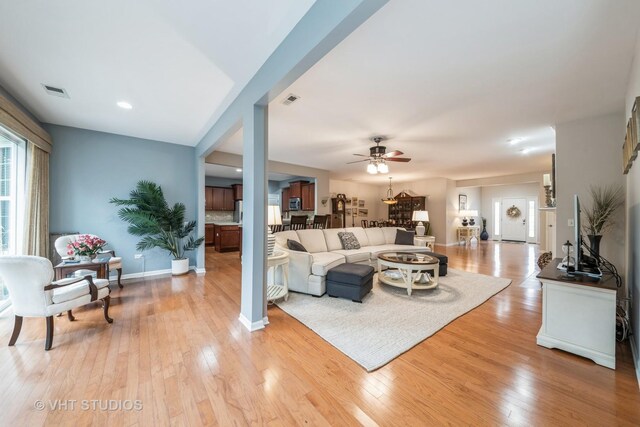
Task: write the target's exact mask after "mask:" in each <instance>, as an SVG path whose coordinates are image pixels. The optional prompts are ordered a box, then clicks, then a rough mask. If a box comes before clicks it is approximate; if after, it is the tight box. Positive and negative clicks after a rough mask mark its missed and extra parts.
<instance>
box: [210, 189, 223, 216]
mask: <svg viewBox="0 0 640 427" xmlns="http://www.w3.org/2000/svg"><path fill="white" fill-rule="evenodd" d="M211 189H212V190H211V191H212V194H213V195H212V197H211V199H212V200H213V202H212V204H211V210H213V211H223V210H224V188H222V187H211Z"/></svg>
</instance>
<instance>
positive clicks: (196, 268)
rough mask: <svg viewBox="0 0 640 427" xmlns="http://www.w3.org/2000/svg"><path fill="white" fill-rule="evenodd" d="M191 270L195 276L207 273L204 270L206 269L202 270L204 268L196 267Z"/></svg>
mask: <svg viewBox="0 0 640 427" xmlns="http://www.w3.org/2000/svg"><path fill="white" fill-rule="evenodd" d="M191 269H192V270H193V271H195V272H196V274H197V275H198V276H203V275H204V274H205V273H206V272H207V270H206V269H204V268H198V267H196V266H193V267H191Z"/></svg>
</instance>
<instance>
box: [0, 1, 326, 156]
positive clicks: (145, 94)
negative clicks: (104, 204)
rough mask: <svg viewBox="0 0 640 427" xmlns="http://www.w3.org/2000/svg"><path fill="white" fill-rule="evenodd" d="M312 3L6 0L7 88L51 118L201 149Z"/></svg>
mask: <svg viewBox="0 0 640 427" xmlns="http://www.w3.org/2000/svg"><path fill="white" fill-rule="evenodd" d="M313 2H314V0H260V1H256V0H234V1H228V0H189V1H188V4H185V3H184V2H176V1H172V0H135V1H130V0H109V1H107V2H94V1H86V0H57V1H50V0H29V1H10V0H3V1H2V2H0V16H1V17H2V25H0V85H2V86H4V87H5V88H6V89H7V90H9V91H10V92H11V93H12V94H13V95H14V96H16V97H17V98H18V99H19V100H21V101H22V102H24V103H25V104H26V105H27V106H28V107H30V109H31V110H32V111H33V112H34V113H35V114H36V115H37V116H38V118H39V119H41V120H42V121H44V122H49V123H55V124H62V125H68V126H74V127H80V128H86V129H93V130H100V131H106V132H113V133H118V134H123V135H130V136H137V137H142V138H149V139H154V140H159V141H167V142H173V143H178V144H186V145H195V144H197V143H198V142H199V141H200V139H201V138H202V136H203V135H204V133H206V131H208V130H209V128H210V127H211V125H212V124H213V123H214V122H215V120H216V119H217V118H218V117H219V115H220V114H221V112H223V111H224V110H225V109H226V107H227V106H228V105H229V104H230V102H231V101H232V100H233V99H234V98H235V97H236V95H237V94H238V93H239V92H240V90H241V89H242V88H243V87H244V86H245V85H246V83H247V82H248V81H249V80H250V78H251V77H253V75H254V74H255V73H256V72H257V70H258V69H259V68H260V66H261V65H262V64H263V63H264V61H265V60H266V59H267V58H268V57H269V55H270V54H271V53H272V52H273V51H274V50H275V48H276V47H277V46H278V45H279V44H280V42H281V41H282V40H283V39H284V37H285V36H286V35H287V34H288V33H289V31H290V30H291V29H292V28H293V27H294V26H295V24H296V23H297V22H298V21H299V20H300V18H301V17H302V16H303V15H304V14H305V13H306V11H307V10H308V9H309V7H310V6H311V5H312V4H313ZM41 83H45V84H49V85H54V86H59V87H62V88H64V89H66V90H67V91H68V93H69V95H70V99H64V98H59V97H54V96H50V95H47V94H46V93H45V91H44V89H43V88H42V86H41ZM121 100H126V101H128V102H129V103H131V104H132V105H133V109H132V110H130V111H125V110H122V109H120V108H118V107H117V106H116V102H117V101H121Z"/></svg>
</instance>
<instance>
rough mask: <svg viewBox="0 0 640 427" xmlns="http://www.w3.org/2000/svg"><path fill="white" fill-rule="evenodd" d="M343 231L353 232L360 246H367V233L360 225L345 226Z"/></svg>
mask: <svg viewBox="0 0 640 427" xmlns="http://www.w3.org/2000/svg"><path fill="white" fill-rule="evenodd" d="M344 231H346V232H349V233H353V234H354V235H355V236H356V238H357V239H358V242H359V243H360V246H361V247H362V246H369V238H368V237H367V233H366V232H365V231H364V228H362V227H347V228H345V229H344Z"/></svg>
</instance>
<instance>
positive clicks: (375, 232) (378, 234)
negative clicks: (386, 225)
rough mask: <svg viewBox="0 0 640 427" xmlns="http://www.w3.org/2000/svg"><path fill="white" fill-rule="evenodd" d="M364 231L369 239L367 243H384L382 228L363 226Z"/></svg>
mask: <svg viewBox="0 0 640 427" xmlns="http://www.w3.org/2000/svg"><path fill="white" fill-rule="evenodd" d="M364 232H365V233H367V238H368V239H369V245H371V246H377V245H384V244H385V240H384V232H383V231H382V228H378V227H372V228H365V229H364Z"/></svg>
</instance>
